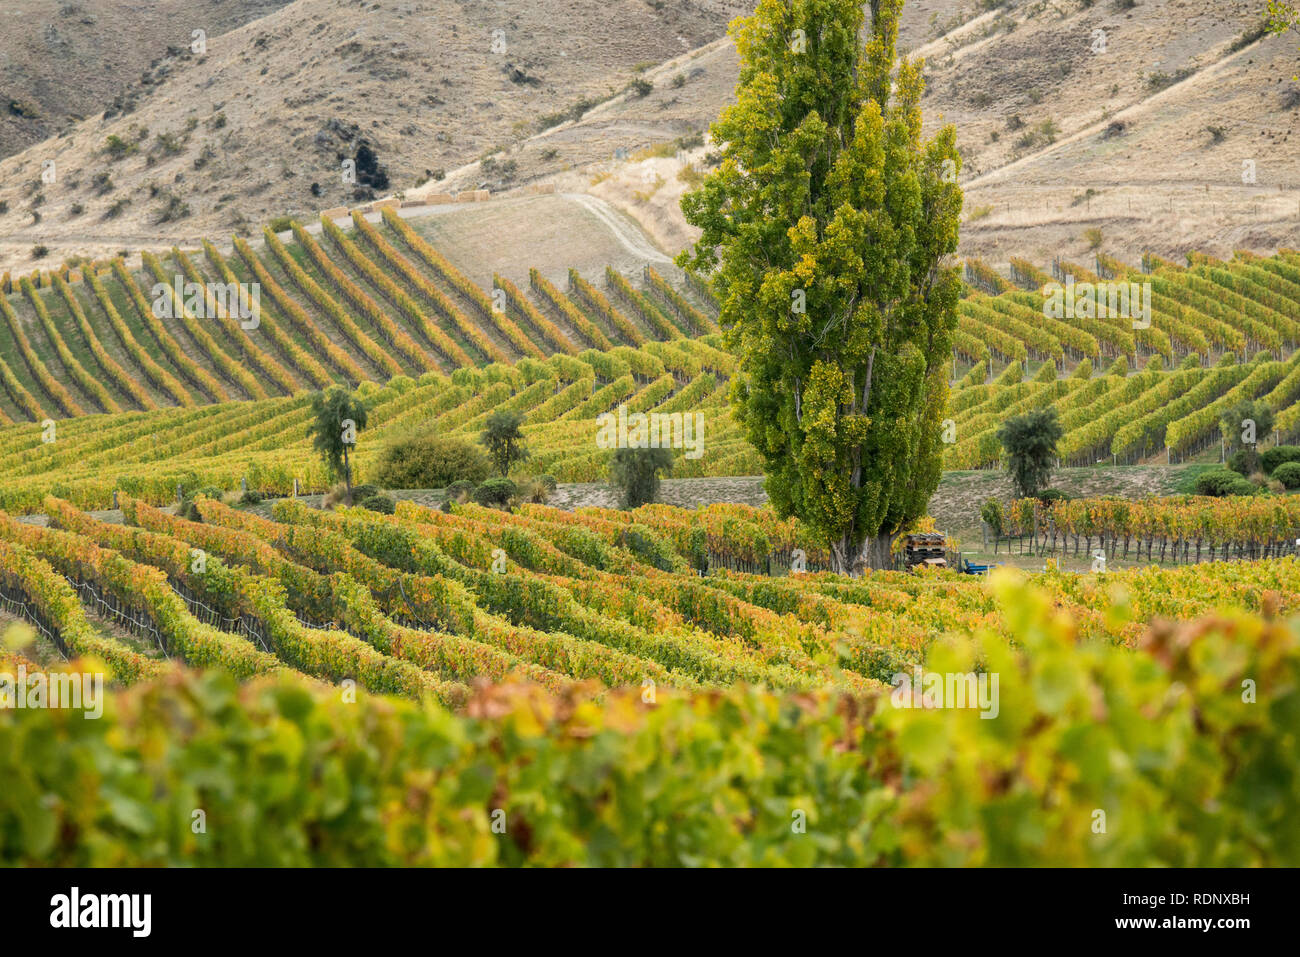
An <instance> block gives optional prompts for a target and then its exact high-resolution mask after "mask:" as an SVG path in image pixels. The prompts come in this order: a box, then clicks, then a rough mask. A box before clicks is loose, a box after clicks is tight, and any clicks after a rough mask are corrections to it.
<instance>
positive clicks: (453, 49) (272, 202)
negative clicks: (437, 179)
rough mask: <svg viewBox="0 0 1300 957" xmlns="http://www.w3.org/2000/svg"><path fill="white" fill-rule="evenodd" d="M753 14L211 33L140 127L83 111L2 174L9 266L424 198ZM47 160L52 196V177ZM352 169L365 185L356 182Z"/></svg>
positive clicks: (344, 13)
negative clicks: (465, 169)
mask: <svg viewBox="0 0 1300 957" xmlns="http://www.w3.org/2000/svg"><path fill="white" fill-rule="evenodd" d="M739 9H740V7H739V6H737V5H736V4H732V3H728V2H725V0H675V2H672V3H666V2H654V3H648V2H645V0H549V2H539V3H513V2H511V3H507V2H497V0H422V2H420V0H295V2H293V3H290V4H289V5H287V6H285V7H283V8H282V9H279V10H277V11H275V12H273V13H271V14H270V15H268V16H266V17H264V18H262V19H259V20H256V21H254V22H253V23H250V24H248V25H246V26H244V27H242V28H240V29H237V30H234V31H232V32H230V33H228V34H225V35H223V36H220V37H214V38H210V39H209V42H208V47H207V54H206V56H202V57H192V58H189V59H186V60H184V61H183V62H177V63H176V64H175V65H174V68H173V69H172V70H171V72H170V75H169V76H167V77H166V78H165V79H163V80H162V82H160V83H158V84H156V85H154V86H153V87H152V88H151V90H150V91H149V92H148V93H147V94H146V95H145V96H143V97H141V98H140V100H139V101H138V103H137V104H136V108H135V110H134V112H133V113H131V114H130V115H127V116H121V117H114V118H112V119H108V120H104V119H102V118H99V117H96V118H92V119H87V120H85V121H83V122H81V123H78V124H77V125H76V126H75V127H74V128H73V129H72V130H71V131H70V132H69V133H68V134H67V135H64V136H59V137H57V138H55V139H51V140H47V141H45V142H42V143H40V144H39V145H37V146H35V147H32V148H31V149H29V150H27V151H25V152H24V153H22V154H21V155H19V156H15V157H11V158H10V159H8V160H6V161H5V162H3V163H0V203H7V205H8V212H7V213H5V214H3V215H0V236H3V237H4V240H5V252H6V253H7V255H6V256H5V260H6V261H7V262H8V263H9V264H10V266H14V265H18V264H21V263H22V262H23V261H24V260H26V261H30V253H31V249H32V246H33V245H34V244H37V243H41V244H44V245H47V246H49V247H51V258H53V257H54V256H56V255H60V254H66V253H68V252H76V251H84V252H112V251H113V247H114V246H118V247H135V246H139V245H142V244H145V243H149V242H156V241H157V239H158V238H166V239H168V240H176V241H182V242H190V241H194V240H196V239H198V238H199V237H202V236H208V235H221V234H223V233H229V232H230V231H232V230H243V229H247V228H249V227H251V226H253V225H256V224H258V223H260V222H263V221H265V220H267V219H270V218H272V217H275V216H278V215H282V214H289V215H296V216H300V217H306V216H309V215H310V214H311V213H313V212H314V211H316V210H319V209H322V208H326V207H330V206H334V205H338V204H342V203H346V202H351V201H355V200H356V199H357V198H359V197H363V196H366V195H370V194H372V193H377V194H383V193H387V192H389V191H390V190H392V189H401V188H409V187H412V186H414V185H415V183H417V182H419V181H421V180H423V179H426V178H429V177H431V176H436V174H437V171H439V170H441V169H444V168H452V167H455V166H459V165H461V164H464V163H466V162H468V161H471V160H473V159H474V158H475V157H477V156H479V155H481V154H483V153H484V152H485V151H488V150H490V149H492V148H494V147H497V146H500V145H503V144H507V143H509V142H511V141H512V140H514V139H518V138H522V137H526V136H527V135H529V134H530V133H532V132H534V131H536V130H537V129H538V128H539V121H540V120H541V119H542V118H543V117H545V116H547V115H548V114H560V113H565V112H567V111H569V110H572V109H574V108H575V106H576V105H579V104H581V103H583V102H586V103H588V104H590V103H595V102H597V101H599V100H601V99H604V98H607V97H608V96H610V95H611V94H613V93H615V92H617V91H618V90H619V89H620V88H622V87H624V86H626V85H627V84H629V83H630V82H631V81H632V80H633V79H634V78H635V77H636V76H637V75H638V70H640V69H645V68H648V67H650V66H653V65H654V64H656V63H659V62H661V61H662V60H665V59H667V58H668V57H670V56H673V55H675V54H677V53H679V52H682V51H685V50H689V49H692V48H694V47H697V46H699V45H701V44H703V43H706V42H708V41H710V40H712V39H715V38H716V37H718V36H720V35H722V33H723V31H724V30H725V26H726V23H727V22H728V20H729V19H730V18H731V17H732V16H733V15H734V14H735V13H736V12H737V11H738V10H739ZM112 137H116V139H115V140H111V139H110V138H112ZM110 143H112V144H115V149H116V150H117V156H116V158H115V156H114V154H113V153H112V152H110ZM47 160H53V161H54V162H55V164H56V169H57V174H58V180H57V182H56V183H55V184H52V185H51V184H45V183H42V182H41V179H40V176H41V171H42V169H43V164H44V163H45V161H47ZM344 160H352V161H354V162H356V163H357V167H358V169H357V180H358V181H357V182H355V183H349V182H345V177H344V172H343V168H342V162H343V161H344ZM372 160H373V161H374V163H375V165H376V167H377V168H376V169H373V170H371V169H370V167H371V161H372ZM561 162H562V161H560V160H557V162H556V164H555V168H556V169H559V168H562V167H561ZM385 177H386V179H385ZM38 220H39V221H38Z"/></svg>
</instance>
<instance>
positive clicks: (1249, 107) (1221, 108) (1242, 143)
mask: <svg viewBox="0 0 1300 957" xmlns="http://www.w3.org/2000/svg"><path fill="white" fill-rule="evenodd" d="M983 6H986V5H984V4H974V3H968V4H951V3H949V4H931V5H928V6H927V5H924V4H913V3H909V4H908V5H907V7H905V12H906V13H907V15H908V16H907V17H906V18H905V22H904V24H903V29H902V35H901V42H902V45H903V46H904V47H906V48H909V49H910V50H911V51H912V52H913V53H916V54H919V55H922V56H924V57H925V58H926V60H927V77H928V82H929V91H928V94H927V97H926V105H927V124H928V125H929V126H930V127H931V128H933V127H935V126H937V125H938V124H940V123H946V122H952V123H955V124H956V125H957V128H958V132H959V141H960V144H961V149H962V154H963V156H964V157H965V168H964V170H963V174H962V179H963V182H964V183H965V184H966V187H967V193H966V212H967V219H966V226H965V229H964V231H963V251H964V252H966V253H967V254H970V255H979V256H984V257H987V258H989V259H990V260H992V261H994V262H997V263H1005V262H1006V260H1007V259H1008V258H1010V257H1011V256H1013V255H1023V256H1025V257H1027V258H1029V259H1032V260H1034V261H1037V262H1042V261H1045V260H1049V259H1050V258H1051V257H1053V256H1058V255H1059V256H1066V255H1068V256H1072V257H1075V258H1086V256H1087V254H1088V253H1089V252H1090V250H1091V248H1092V246H1093V245H1094V243H1095V242H1096V241H1097V239H1098V236H1097V235H1096V234H1094V233H1090V232H1089V233H1088V235H1087V236H1086V237H1085V232H1086V231H1089V230H1093V229H1095V230H1100V242H1101V245H1102V248H1103V249H1105V250H1106V251H1108V252H1111V253H1114V254H1116V255H1119V256H1121V257H1123V258H1126V259H1129V260H1131V261H1136V259H1137V257H1139V256H1140V255H1141V253H1142V251H1144V250H1146V249H1150V250H1153V251H1156V252H1158V253H1161V254H1163V255H1166V256H1178V255H1179V254H1181V253H1183V252H1185V251H1187V250H1189V249H1203V250H1205V251H1207V252H1212V253H1219V254H1227V253H1230V252H1231V250H1232V249H1233V248H1236V247H1248V248H1251V249H1254V250H1257V251H1260V252H1267V251H1271V250H1273V249H1276V248H1277V247H1278V246H1287V245H1296V244H1297V242H1300V230H1298V227H1300V168H1297V156H1300V153H1298V152H1297V150H1296V149H1295V146H1296V145H1300V141H1298V144H1291V143H1289V136H1290V134H1291V132H1292V130H1293V129H1294V128H1295V126H1296V123H1297V121H1300V84H1296V83H1295V82H1293V80H1292V77H1293V76H1294V75H1295V74H1296V73H1298V72H1300V55H1298V54H1297V49H1296V46H1297V44H1296V41H1295V38H1294V37H1269V38H1264V37H1261V36H1259V34H1258V31H1257V29H1256V27H1257V24H1258V22H1259V15H1258V14H1259V9H1260V4H1259V3H1258V2H1256V0H1230V2H1223V0H1136V3H1134V4H1133V5H1132V6H1127V4H1126V3H1118V4H1117V3H1111V2H1094V3H1085V2H1083V0H1056V2H1052V3H1047V2H1043V0H1032V2H1026V0H1021V2H1009V3H1003V4H1001V5H999V6H997V7H995V8H993V9H988V10H982V9H981V8H982V7H983ZM945 29H946V32H943V33H942V34H941V35H940V36H938V37H935V33H936V31H941V30H945ZM1096 31H1101V33H1100V34H1098V33H1097V32H1096ZM1094 51H1095V52H1094ZM736 71H737V61H736V55H735V50H734V47H733V46H732V45H731V43H730V42H729V41H727V40H725V39H724V40H720V41H718V42H715V43H713V44H710V45H708V46H706V47H704V48H702V49H699V50H694V51H690V52H688V53H686V54H684V55H683V56H680V57H678V58H676V59H675V60H674V61H672V62H669V63H665V64H663V65H662V66H661V67H659V68H657V69H656V70H653V71H650V72H649V73H647V74H646V76H647V78H648V79H650V80H652V81H653V82H654V84H655V87H654V90H653V92H652V93H650V94H649V95H648V96H646V97H644V98H641V97H635V96H625V97H620V98H618V99H616V100H614V101H611V102H610V103H608V104H605V105H602V106H600V107H597V108H596V109H594V110H593V111H591V112H590V113H589V114H587V115H586V116H585V117H583V119H582V120H581V121H580V122H577V123H571V124H566V125H565V126H562V127H559V128H557V129H554V130H551V131H548V132H547V133H545V134H543V135H541V136H538V137H535V138H533V139H532V140H530V141H528V142H526V143H524V144H521V145H519V146H517V147H516V148H515V149H514V150H512V151H510V152H508V153H505V154H502V156H501V157H497V158H496V159H497V163H498V164H499V163H500V162H501V161H502V160H503V159H505V158H509V159H512V160H514V161H515V162H516V163H517V165H518V167H519V169H520V170H521V178H523V179H527V178H529V177H533V176H537V177H541V176H546V175H547V174H548V170H547V168H546V164H545V162H544V159H543V158H544V157H545V156H547V155H548V154H549V153H550V151H552V150H556V151H558V152H559V153H560V154H561V155H565V156H567V157H570V158H571V159H574V160H576V161H578V162H579V163H580V164H590V165H589V166H581V167H580V168H579V169H575V170H573V171H570V172H567V173H564V174H561V175H560V176H558V177H556V179H557V184H558V186H559V188H561V189H564V190H569V191H577V190H583V191H589V192H591V193H593V194H595V195H597V196H600V197H601V198H603V199H605V200H607V201H609V202H610V203H612V204H614V205H616V206H618V207H619V208H621V209H622V210H624V211H625V212H626V213H627V214H628V215H630V216H632V217H633V218H635V219H636V220H637V221H638V222H640V224H641V225H642V226H643V227H644V228H645V229H646V231H647V232H649V233H650V234H651V235H652V236H653V237H654V238H655V239H656V241H658V243H659V244H660V246H661V247H662V248H664V249H666V250H676V249H678V248H680V247H681V246H682V245H683V244H684V243H685V242H687V241H689V239H690V238H691V237H692V232H691V230H690V229H689V228H688V227H687V226H686V224H685V223H684V222H683V220H682V217H681V213H680V210H679V208H678V200H679V198H680V196H681V193H682V192H683V191H684V190H685V189H687V188H689V181H690V179H691V176H692V175H693V174H691V173H690V172H685V173H684V172H683V162H682V161H681V160H679V159H678V158H677V152H678V148H679V147H680V146H682V145H686V146H688V147H689V146H690V145H691V144H693V143H695V142H696V141H697V137H696V134H698V132H699V131H702V130H704V129H705V128H706V127H707V123H708V121H709V120H710V119H711V118H712V117H713V116H715V115H716V114H717V112H718V110H719V109H720V108H721V107H722V106H723V105H725V104H726V103H727V102H728V101H729V100H730V99H731V97H732V94H733V90H734V84H735V77H736ZM619 150H622V151H625V152H626V154H627V159H625V160H624V159H616V151H619ZM708 153H709V148H708V146H706V145H701V146H697V147H694V148H693V149H689V150H688V151H687V152H686V154H685V157H684V159H685V160H687V161H689V162H690V163H693V164H695V166H696V167H697V168H700V167H703V166H704V165H706V163H707V156H708ZM657 154H662V155H657ZM1246 160H1252V161H1253V162H1254V164H1255V179H1256V182H1255V183H1245V182H1243V181H1242V174H1243V171H1244V170H1245V169H1246V167H1244V166H1243V164H1244V163H1245V161H1246ZM481 177H482V170H481V168H479V167H477V166H474V167H471V168H469V169H466V170H462V171H459V172H457V173H455V174H454V175H453V177H452V181H453V183H455V184H458V185H468V184H471V183H472V182H473V181H475V180H476V179H479V178H481Z"/></svg>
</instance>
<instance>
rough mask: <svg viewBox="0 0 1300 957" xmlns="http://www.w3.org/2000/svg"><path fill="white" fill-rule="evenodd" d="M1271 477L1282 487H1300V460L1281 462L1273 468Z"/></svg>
mask: <svg viewBox="0 0 1300 957" xmlns="http://www.w3.org/2000/svg"><path fill="white" fill-rule="evenodd" d="M1273 478H1274V480H1276V481H1278V482H1280V483H1282V486H1283V487H1284V488H1300V462H1294V461H1293V462H1283V463H1282V464H1281V465H1279V466H1278V467H1277V468H1276V469H1274V470H1273Z"/></svg>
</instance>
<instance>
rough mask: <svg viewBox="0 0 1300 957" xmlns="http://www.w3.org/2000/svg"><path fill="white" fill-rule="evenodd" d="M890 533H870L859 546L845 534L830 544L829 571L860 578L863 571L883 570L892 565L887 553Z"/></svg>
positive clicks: (890, 538)
mask: <svg viewBox="0 0 1300 957" xmlns="http://www.w3.org/2000/svg"><path fill="white" fill-rule="evenodd" d="M892 541H893V536H892V535H870V536H868V537H867V538H866V539H864V540H863V542H862V544H861V545H859V546H856V547H855V546H854V545H853V542H852V541H851V540H850V539H849V538H848V537H847V536H846V537H844V538H842V539H840V540H839V541H838V542H835V543H834V544H833V545H831V571H833V572H835V573H836V574H838V575H849V576H852V577H853V578H860V577H861V576H862V573H863V572H865V571H883V570H886V569H889V568H892V567H893V562H892V560H891V558H890V554H889V546H890V543H891V542H892Z"/></svg>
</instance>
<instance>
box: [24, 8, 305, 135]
mask: <svg viewBox="0 0 1300 957" xmlns="http://www.w3.org/2000/svg"><path fill="white" fill-rule="evenodd" d="M288 2H290V0H133V2H132V3H130V4H125V3H122V2H120V0H66V2H56V0H5V2H4V4H3V5H0V158H3V157H6V156H12V155H13V154H15V153H19V152H21V151H22V150H24V149H26V148H27V147H29V146H32V145H34V144H36V143H39V142H40V141H41V140H44V139H46V138H48V137H51V136H55V135H57V134H59V133H61V132H63V131H64V130H65V129H67V128H68V127H70V126H71V125H72V124H74V123H76V122H77V121H79V120H82V119H87V118H90V117H93V116H95V115H96V114H102V113H104V112H105V111H111V112H116V113H124V112H129V111H130V109H131V104H133V103H134V102H136V101H138V100H139V99H140V98H141V96H142V95H144V94H146V93H147V92H148V90H149V89H150V88H151V87H152V86H154V85H155V84H157V83H160V82H162V81H163V80H164V79H165V78H166V77H167V76H168V75H169V74H170V73H171V72H172V71H173V70H175V69H180V68H182V64H183V62H184V60H185V58H187V57H188V56H189V55H190V49H189V47H190V44H191V42H192V38H193V35H194V31H195V30H203V31H204V33H205V34H206V35H207V37H208V38H212V37H217V36H220V35H221V34H223V33H227V32H229V31H230V30H233V29H235V28H237V27H241V26H243V25H244V24H246V23H248V22H250V21H252V20H256V19H257V18H258V17H262V16H265V15H266V14H268V13H270V12H271V11H273V10H276V9H278V8H279V7H282V6H284V5H285V4H286V3H288Z"/></svg>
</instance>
